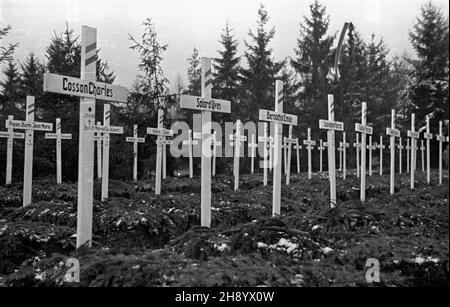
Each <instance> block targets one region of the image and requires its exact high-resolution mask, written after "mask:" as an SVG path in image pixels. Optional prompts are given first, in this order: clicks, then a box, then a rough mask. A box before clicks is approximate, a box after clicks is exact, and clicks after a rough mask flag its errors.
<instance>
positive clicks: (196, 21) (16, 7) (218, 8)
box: [0, 0, 449, 86]
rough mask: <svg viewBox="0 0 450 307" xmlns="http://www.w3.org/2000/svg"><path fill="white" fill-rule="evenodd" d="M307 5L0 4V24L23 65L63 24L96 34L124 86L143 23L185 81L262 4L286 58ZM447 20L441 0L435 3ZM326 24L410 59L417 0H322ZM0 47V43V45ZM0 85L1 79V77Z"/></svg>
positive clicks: (274, 0)
mask: <svg viewBox="0 0 450 307" xmlns="http://www.w3.org/2000/svg"><path fill="white" fill-rule="evenodd" d="M311 2H312V0H311V1H310V0H270V1H269V0H191V1H189V0H120V1H119V0H104V1H103V0H39V1H35V0H0V25H1V26H5V25H6V24H9V25H11V26H12V27H13V29H12V31H11V32H10V35H9V36H8V37H7V39H6V42H18V43H19V44H20V47H19V49H18V50H17V52H16V54H15V56H16V57H17V58H18V59H23V58H24V57H25V56H26V55H27V54H28V53H30V52H31V51H33V52H34V53H35V54H36V55H37V56H38V57H39V58H40V59H41V60H42V59H44V49H45V47H46V46H47V45H48V43H49V40H50V37H51V36H52V35H53V31H56V32H57V33H59V32H61V31H63V30H64V29H65V22H66V21H68V22H69V24H70V26H71V27H72V28H74V30H75V31H76V33H77V34H78V35H79V34H80V31H81V25H89V26H92V27H96V28H97V31H98V34H97V35H98V47H99V48H100V49H101V53H100V56H101V58H102V59H106V60H108V61H109V63H110V66H111V68H112V69H113V70H114V71H115V73H116V75H117V79H116V83H117V84H120V85H124V86H130V85H131V84H132V83H133V81H134V80H135V78H136V74H137V63H138V61H139V58H138V55H137V53H136V52H135V51H132V50H130V49H129V46H130V45H131V44H130V41H129V40H128V33H130V34H132V35H134V36H136V37H140V35H141V34H142V32H143V26H142V22H143V21H144V19H145V18H147V17H150V18H152V19H153V21H154V23H155V25H156V30H157V33H158V36H159V40H160V42H161V43H167V44H168V45H169V49H168V50H167V51H166V53H165V54H164V55H163V56H164V63H163V68H164V72H165V74H166V76H167V77H168V78H169V80H170V81H171V82H172V85H173V83H174V81H175V79H176V77H177V75H178V74H179V75H181V77H182V78H183V79H184V81H185V82H186V78H187V73H186V70H187V61H186V59H187V58H188V57H189V56H190V55H191V54H192V50H193V48H194V47H197V48H198V49H199V52H200V55H201V56H210V57H215V56H217V50H219V49H220V48H221V46H220V44H219V42H218V41H219V39H220V34H221V33H222V29H223V28H224V26H225V23H226V21H227V20H228V21H229V23H230V25H231V27H232V28H233V29H234V34H235V37H236V39H238V40H239V53H240V54H243V51H244V49H245V46H244V42H243V40H244V39H248V31H249V29H255V27H256V17H257V16H256V15H257V10H258V7H259V4H260V3H263V4H265V5H266V9H267V11H268V13H269V16H270V22H269V24H270V26H275V30H276V34H275V38H274V40H273V41H272V45H271V47H272V48H273V50H274V56H275V58H276V59H278V60H279V59H283V58H285V57H287V56H293V55H294V52H293V49H294V48H295V47H296V40H297V38H298V36H299V35H298V34H299V23H300V22H302V21H303V16H304V15H309V4H310V3H311ZM433 2H434V3H435V4H437V5H439V6H440V7H441V8H442V10H443V12H444V13H445V14H446V15H447V16H448V12H449V4H448V1H447V0H434V1H433ZM321 3H323V4H324V5H325V6H326V7H327V12H328V14H329V15H330V17H331V24H330V34H334V33H336V32H339V31H340V30H341V28H342V26H343V24H344V22H345V21H351V22H353V24H354V25H355V26H356V28H357V29H358V31H359V32H360V33H361V34H362V35H363V37H364V38H365V39H366V40H369V39H370V35H371V34H372V33H374V34H376V36H377V37H380V36H383V37H384V39H385V40H386V42H387V43H388V45H389V47H390V49H391V55H402V54H403V53H405V52H406V53H408V54H410V55H412V54H413V51H412V49H411V46H410V43H409V40H408V31H409V29H410V28H411V26H412V24H413V22H414V21H415V19H416V17H417V16H418V14H419V9H420V6H421V5H422V4H424V3H425V1H424V0H321ZM3 42H4V41H2V43H3ZM0 78H2V77H0Z"/></svg>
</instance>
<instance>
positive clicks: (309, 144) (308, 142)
mask: <svg viewBox="0 0 450 307" xmlns="http://www.w3.org/2000/svg"><path fill="white" fill-rule="evenodd" d="M307 137H308V139H307V140H303V145H307V146H306V149H307V150H308V179H311V178H312V157H311V151H312V150H313V149H314V146H315V145H316V141H312V140H311V128H308V131H307Z"/></svg>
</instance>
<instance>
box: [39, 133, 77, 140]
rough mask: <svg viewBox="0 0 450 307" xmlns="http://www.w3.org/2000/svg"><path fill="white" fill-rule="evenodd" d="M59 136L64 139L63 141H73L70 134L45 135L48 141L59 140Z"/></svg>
mask: <svg viewBox="0 0 450 307" xmlns="http://www.w3.org/2000/svg"><path fill="white" fill-rule="evenodd" d="M58 136H61V139H63V140H71V139H72V134H70V133H62V134H58V133H46V134H45V138H46V139H57V138H58Z"/></svg>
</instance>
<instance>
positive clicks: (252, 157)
mask: <svg viewBox="0 0 450 307" xmlns="http://www.w3.org/2000/svg"><path fill="white" fill-rule="evenodd" d="M257 147H258V143H256V136H255V135H254V134H252V141H251V143H250V142H249V143H248V148H249V151H250V173H251V174H253V173H254V172H255V157H256V148H257Z"/></svg>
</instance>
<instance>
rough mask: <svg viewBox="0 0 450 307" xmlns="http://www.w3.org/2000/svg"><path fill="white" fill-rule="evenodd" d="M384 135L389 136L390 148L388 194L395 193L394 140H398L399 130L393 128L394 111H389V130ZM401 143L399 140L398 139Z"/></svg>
mask: <svg viewBox="0 0 450 307" xmlns="http://www.w3.org/2000/svg"><path fill="white" fill-rule="evenodd" d="M386 134H387V135H389V136H390V144H391V145H390V146H389V149H390V150H391V169H390V185H389V191H390V194H391V195H392V194H394V192H395V138H396V137H397V138H400V130H398V129H396V128H395V110H394V109H391V128H386ZM400 143H401V138H400Z"/></svg>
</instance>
